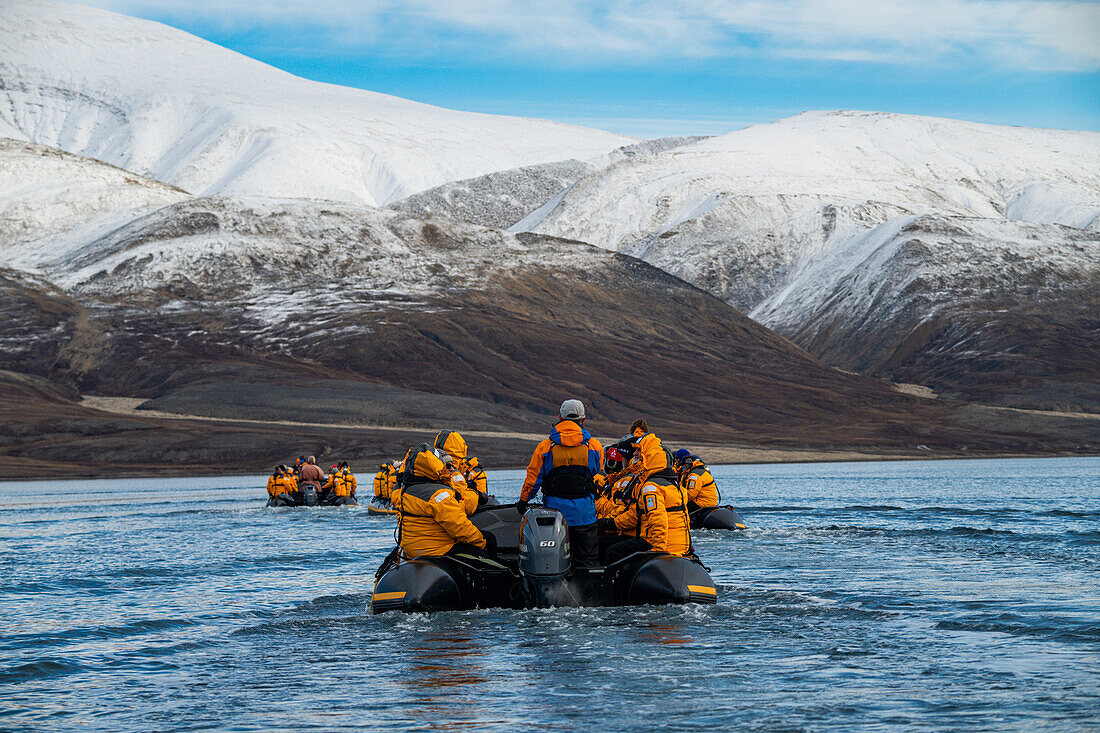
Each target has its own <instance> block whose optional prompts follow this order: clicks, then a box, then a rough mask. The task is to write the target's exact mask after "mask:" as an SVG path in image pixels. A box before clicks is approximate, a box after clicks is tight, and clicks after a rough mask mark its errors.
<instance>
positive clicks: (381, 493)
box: [374, 463, 397, 499]
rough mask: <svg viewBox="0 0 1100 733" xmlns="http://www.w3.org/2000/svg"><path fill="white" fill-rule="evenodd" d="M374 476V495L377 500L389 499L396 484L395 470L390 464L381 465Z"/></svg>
mask: <svg viewBox="0 0 1100 733" xmlns="http://www.w3.org/2000/svg"><path fill="white" fill-rule="evenodd" d="M379 469H380V470H379V471H378V473H376V474H374V495H375V496H376V497H378V498H379V499H389V498H390V492H391V491H392V490H393V487H394V486H395V485H396V484H397V469H396V468H395V467H394V465H393V464H392V463H383V464H382V465H381V466H380V467H379Z"/></svg>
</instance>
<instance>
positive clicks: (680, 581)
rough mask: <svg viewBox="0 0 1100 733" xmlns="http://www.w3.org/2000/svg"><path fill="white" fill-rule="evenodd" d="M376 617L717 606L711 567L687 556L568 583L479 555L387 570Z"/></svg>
mask: <svg viewBox="0 0 1100 733" xmlns="http://www.w3.org/2000/svg"><path fill="white" fill-rule="evenodd" d="M379 573H380V574H379V577H378V580H377V582H376V583H375V587H374V594H373V596H372V598H371V612H372V613H386V612H387V611H403V612H405V613H432V612H436V611H460V610H467V609H472V608H529V607H535V606H539V607H549V606H624V605H663V604H674V603H716V602H717V601H718V591H717V589H716V588H715V586H714V581H712V580H711V578H710V575H709V574H708V573H707V571H706V569H705V568H703V566H702V565H700V564H699V563H697V562H694V561H692V560H689V559H687V558H684V557H675V556H672V555H667V554H664V553H656V552H646V553H638V554H636V555H632V556H630V557H628V558H625V559H624V560H621V561H620V562H618V563H616V564H614V565H611V566H608V567H606V568H596V569H593V570H587V571H577V572H575V573H574V574H573V575H571V576H569V577H568V578H565V579H564V580H561V581H555V580H552V581H550V582H547V583H545V584H544V583H541V582H532V579H524V578H522V577H521V576H520V574H519V572H518V571H517V570H516V569H514V568H513V567H510V566H509V564H505V563H499V562H496V561H493V560H484V559H479V558H475V557H473V556H466V557H463V556H459V557H457V558H452V557H437V558H426V559H421V560H413V561H402V562H399V563H390V566H389V567H386V565H383V567H382V568H381V569H380V570H379Z"/></svg>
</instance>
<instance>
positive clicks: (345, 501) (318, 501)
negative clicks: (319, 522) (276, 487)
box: [267, 486, 359, 507]
mask: <svg viewBox="0 0 1100 733" xmlns="http://www.w3.org/2000/svg"><path fill="white" fill-rule="evenodd" d="M267 506H269V507H299V506H359V500H358V499H356V498H355V497H354V496H332V495H331V494H325V495H323V496H322V495H320V494H318V493H317V489H315V488H313V487H312V486H304V487H301V488H300V489H299V490H298V491H297V492H295V493H294V494H279V495H278V496H274V497H272V498H270V499H268V500H267Z"/></svg>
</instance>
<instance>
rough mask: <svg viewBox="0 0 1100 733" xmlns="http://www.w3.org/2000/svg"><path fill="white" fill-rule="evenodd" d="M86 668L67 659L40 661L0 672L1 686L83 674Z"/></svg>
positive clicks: (18, 665)
mask: <svg viewBox="0 0 1100 733" xmlns="http://www.w3.org/2000/svg"><path fill="white" fill-rule="evenodd" d="M83 671H84V667H82V666H81V665H79V664H77V663H75V662H70V661H68V660H65V659H40V660H38V661H36V662H27V663H25V664H17V665H16V666H14V667H9V668H8V669H5V670H0V685H2V684H12V683H15V682H25V681H27V680H33V679H43V678H47V677H60V676H62V675H67V674H74V673H76V672H83Z"/></svg>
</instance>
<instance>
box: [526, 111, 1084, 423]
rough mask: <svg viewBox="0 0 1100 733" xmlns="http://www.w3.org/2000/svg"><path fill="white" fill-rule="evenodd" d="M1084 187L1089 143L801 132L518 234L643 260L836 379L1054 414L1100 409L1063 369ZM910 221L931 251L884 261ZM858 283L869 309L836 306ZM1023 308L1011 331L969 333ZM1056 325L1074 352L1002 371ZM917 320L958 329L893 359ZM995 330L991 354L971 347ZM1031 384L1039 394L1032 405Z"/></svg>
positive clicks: (586, 192) (675, 158) (871, 131)
mask: <svg viewBox="0 0 1100 733" xmlns="http://www.w3.org/2000/svg"><path fill="white" fill-rule="evenodd" d="M1098 171H1100V135H1098V134H1096V133H1079V132H1065V131H1055V130H1029V129H1021V128H1008V127H998V126H993V125H977V124H971V123H962V122H955V121H951V120H937V119H931V118H920V117H910V116H904V115H885V114H871V113H814V114H805V115H801V116H799V117H797V118H793V119H790V120H784V121H781V122H779V123H775V124H773V125H763V126H760V127H756V128H749V129H746V130H742V131H738V132H734V133H730V134H729V135H725V136H722V137H719V138H713V139H708V140H704V141H702V142H699V143H696V144H693V145H687V146H684V147H680V148H676V149H673V150H670V151H667V152H664V153H661V154H658V155H655V156H650V157H647V158H643V159H640V160H635V161H623V162H620V163H618V164H615V165H612V166H610V167H608V168H606V169H605V170H602V171H600V172H598V173H596V174H593V175H590V176H588V177H586V178H584V179H582V180H581V181H579V182H578V183H577V184H575V185H574V186H573V187H572V188H571V189H570V190H569V191H568V192H567V193H565V194H564V195H563V196H562V197H560V199H559V200H557V201H553V202H551V204H552V205H550V206H548V207H546V208H544V209H543V210H541V211H540V212H538V214H537V215H533V216H531V217H528V219H527V220H525V221H524V222H521V224H520V225H517V227H515V228H517V229H519V228H522V229H530V230H534V231H538V232H543V233H548V234H554V235H557V236H567V237H573V238H577V239H582V240H584V241H589V242H593V243H595V244H598V245H600V246H603V247H606V248H609V249H613V250H615V251H620V252H623V253H627V254H631V255H634V256H637V257H640V258H642V259H644V260H646V261H647V262H650V263H652V264H654V265H657V266H658V267H661V268H662V269H664V270H666V271H668V272H671V273H673V274H676V275H678V276H680V277H682V278H684V279H686V280H687V281H689V282H692V283H694V284H696V285H698V286H700V287H702V288H705V289H706V290H708V291H709V292H711V293H714V294H715V295H717V296H719V297H721V298H723V299H725V300H726V301H727V302H730V303H731V304H733V305H735V306H737V307H738V308H741V309H743V310H745V311H747V312H749V314H750V315H751V316H752V317H754V318H757V319H758V320H760V322H762V323H764V324H765V325H768V326H772V327H775V328H777V329H778V330H779V331H780V333H783V334H785V335H788V336H790V337H791V338H794V339H795V340H796V342H798V343H799V344H801V345H803V346H805V347H806V348H808V349H810V351H811V352H812V353H814V354H815V355H818V356H821V357H822V358H825V359H827V360H828V361H829V363H832V364H836V365H839V366H843V367H844V368H861V369H866V370H867V371H869V372H870V373H875V374H879V375H881V376H887V377H890V378H893V379H898V380H903V381H917V382H919V383H927V384H930V385H932V386H933V387H935V388H937V389H943V390H948V391H952V392H955V393H957V394H960V395H963V396H967V397H968V398H973V399H994V400H996V401H1000V402H1003V403H1005V404H1028V405H1031V406H1043V407H1056V406H1062V405H1064V404H1066V400H1065V399H1063V398H1064V397H1066V396H1067V395H1068V396H1072V397H1073V399H1072V400H1071V402H1073V403H1074V404H1078V405H1080V406H1082V407H1086V408H1087V409H1098V408H1100V375H1098V374H1097V370H1096V369H1092V370H1086V373H1084V374H1082V373H1080V372H1078V371H1076V367H1074V368H1073V370H1072V371H1073V373H1072V374H1071V375H1067V374H1066V372H1065V370H1063V369H1062V368H1061V367H1060V366H1059V363H1062V362H1071V363H1075V364H1077V363H1085V362H1087V361H1088V360H1089V359H1090V354H1091V355H1094V354H1095V351H1094V346H1093V345H1094V344H1095V325H1094V320H1095V319H1094V314H1095V309H1091V310H1090V308H1089V305H1090V303H1091V302H1093V301H1090V299H1089V298H1088V296H1087V293H1088V292H1089V291H1090V287H1091V286H1092V284H1093V283H1094V282H1095V278H1096V277H1097V267H1098V265H1097V262H1098V259H1100V258H1098V257H1097V242H1098V241H1100V224H1098V219H1097V216H1098V214H1100V174H1098ZM914 217H920V218H921V222H922V223H921V224H920V225H919V226H920V227H922V228H924V229H926V230H931V231H935V232H938V235H936V236H934V237H928V236H925V237H923V239H921V241H922V242H923V244H924V245H925V246H923V247H916V246H913V247H908V248H906V249H904V252H905V256H904V257H891V256H885V255H884V252H893V251H894V250H895V249H897V246H898V245H899V244H901V242H893V244H890V242H889V241H887V240H892V239H893V238H894V237H895V236H903V235H904V231H903V230H905V229H906V227H908V226H910V224H911V222H912V221H913V218H914ZM960 222H961V223H960ZM956 234H957V236H955V235H956ZM1028 242H1041V243H1043V244H1042V246H1031V245H1030V244H1028ZM884 248H885V249H884ZM876 253H877V254H876ZM1017 258H1025V259H1027V260H1028V265H1027V269H1028V272H1027V273H1026V274H1024V273H1021V271H1020V268H1019V267H1016V268H1012V267H1003V266H1001V265H1000V263H1001V262H1002V261H1003V260H1012V259H1017ZM964 263H969V264H968V265H967V266H966V267H963V268H962V271H960V269H959V268H960V267H961V266H962V265H963V264H964ZM856 271H858V273H859V276H858V277H859V278H860V280H861V281H862V282H864V283H866V284H868V286H869V287H873V290H874V293H875V297H874V298H868V297H849V296H848V295H846V294H845V293H844V292H839V293H838V292H837V290H836V288H837V284H838V281H839V280H840V279H843V278H849V279H850V277H851V276H853V275H852V273H854V272H856ZM1021 276H1023V277H1025V278H1027V279H1029V280H1030V281H1032V282H1034V281H1035V279H1036V278H1038V279H1039V280H1041V281H1042V285H1041V287H1032V286H1031V285H1029V284H1028V282H1027V281H1020V280H1019V279H1018V278H1019V277H1021ZM846 282H847V281H846ZM903 288H909V291H904V290H903ZM916 289H921V292H922V294H921V296H920V298H919V299H914V298H913V297H911V296H912V292H911V291H913V290H916ZM845 292H846V291H845ZM1092 292H1095V290H1094V289H1093V290H1092ZM1025 294H1026V296H1027V298H1028V300H1027V301H1025V302H1018V303H1017V305H1018V306H1019V307H1017V308H1016V309H1015V311H1014V315H1013V317H1011V318H1007V319H998V318H997V317H996V316H995V315H994V310H995V309H994V310H989V311H988V312H987V313H986V315H985V316H982V315H980V314H981V313H982V312H983V310H982V309H983V308H989V307H992V304H996V303H998V302H1004V301H1008V300H1012V299H1017V301H1019V298H1020V296H1021V295H1025ZM918 301H919V308H918ZM979 302H980V303H984V304H986V305H985V306H977V305H976V304H977V303H979ZM964 313H965V314H966V317H965V318H963V317H962V315H963V314H964ZM1052 314H1057V315H1056V318H1055V320H1056V321H1057V323H1058V324H1059V325H1058V326H1057V328H1058V329H1059V333H1062V332H1064V333H1071V334H1072V333H1076V334H1080V335H1081V338H1071V339H1065V340H1062V339H1060V338H1059V337H1058V335H1057V334H1056V333H1054V332H1051V333H1048V334H1047V335H1046V337H1045V340H1044V343H1046V344H1047V345H1048V346H1051V345H1054V346H1056V347H1057V348H1054V349H1049V348H1048V349H1046V350H1045V353H1046V356H1042V354H1039V353H1038V352H1039V350H1036V349H1031V351H1032V353H1033V354H1034V355H1035V358H1034V359H1030V358H1029V359H1028V360H1026V361H1028V366H1027V368H1026V369H1025V370H1024V371H1022V372H1017V371H1015V369H1016V366H1014V363H1015V364H1016V365H1022V363H1023V361H1016V362H1014V360H1012V359H1008V360H1005V359H1002V358H1001V356H1000V354H1001V353H1002V352H1003V351H1004V350H1005V349H1013V350H1016V349H1024V350H1028V349H1029V348H1030V347H1028V345H1027V344H1028V343H1029V342H1030V341H1032V340H1034V338H1035V335H1036V334H1039V333H1042V332H1043V330H1044V325H1045V324H1046V323H1049V322H1050V320H1051V315H1052ZM956 316H958V318H956ZM931 319H937V320H940V321H943V320H944V319H947V320H952V319H954V320H957V321H958V323H955V324H954V326H953V328H954V330H953V335H952V336H951V337H950V338H946V337H937V338H934V339H932V340H929V341H927V342H921V341H920V339H916V340H915V341H907V342H906V344H907V345H906V347H905V348H903V349H901V350H900V351H899V350H898V347H899V344H900V342H901V341H904V340H905V338H906V336H907V335H908V334H909V333H910V332H911V331H912V330H913V329H914V328H916V327H917V326H918V325H919V324H921V323H925V322H927V321H930V320H931ZM837 323H842V324H849V325H848V326H846V327H843V328H837V327H835V326H834V324H837ZM994 324H996V328H993V326H994ZM857 329H858V335H857V334H856V333H855V331H856V330H857ZM899 329H900V331H901V333H898V330H899ZM989 330H996V331H997V332H998V333H999V335H998V337H997V338H995V339H980V338H974V337H975V336H977V335H979V333H980V332H983V331H985V332H988V331H989ZM945 338H946V340H944V339H945ZM961 343H967V344H969V346H968V348H967V349H962V350H960V349H959V348H957V346H958V345H959V344H961ZM949 344H953V345H950V346H949ZM971 347H973V348H971ZM974 348H976V349H978V350H979V352H978V353H975V352H974V350H973V349H974ZM853 351H855V352H857V353H858V355H855V354H853V353H852V352H853ZM975 358H976V359H977V361H974V359H975ZM932 362H935V363H936V366H935V367H934V368H932V366H931V364H932ZM994 362H997V363H999V364H1000V366H999V367H998V368H997V369H996V371H998V374H997V376H996V378H994V379H992V380H986V381H983V378H981V377H979V378H977V379H974V376H975V371H974V370H975V369H976V368H977V366H976V365H977V364H979V363H985V364H992V363H994ZM922 365H923V366H922ZM1089 371H1091V374H1090V373H1088V372H1089ZM1013 379H1016V380H1017V382H1020V380H1023V381H1024V382H1025V383H1024V384H1016V385H1015V386H1014V387H1013V388H1012V389H1011V390H1009V392H1006V393H1005V394H1003V395H1002V394H1001V393H1000V392H999V389H998V388H997V386H996V385H997V384H1001V385H1002V386H1003V385H1006V384H1008V383H1010V382H1012V380H1013ZM1063 379H1068V380H1069V381H1070V382H1072V383H1073V384H1069V383H1067V384H1064V385H1062V386H1059V382H1060V381H1061V380H1063ZM1034 380H1039V381H1041V382H1042V383H1043V385H1044V387H1043V388H1042V390H1041V392H1042V394H1038V395H1035V396H1034V399H1031V398H1028V397H1027V396H1026V394H1025V393H1027V392H1029V391H1030V390H1031V388H1032V387H1033V386H1035V384H1037V382H1035V381H1034ZM1082 380H1083V381H1082ZM1021 400H1022V402H1021Z"/></svg>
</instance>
